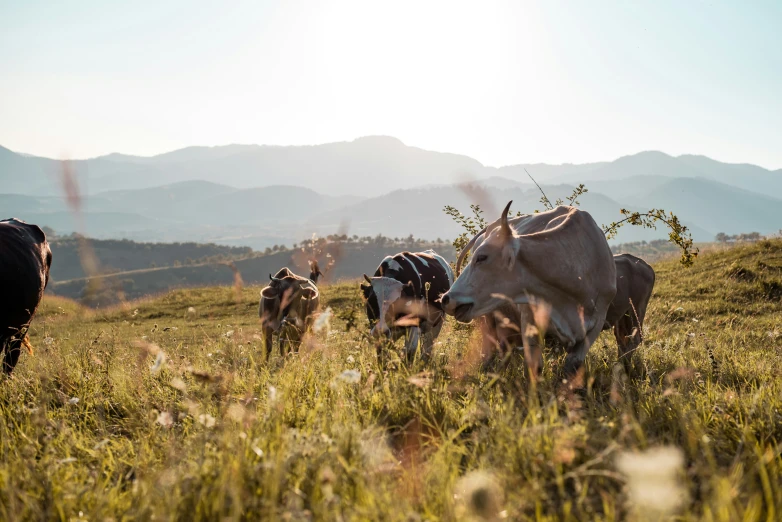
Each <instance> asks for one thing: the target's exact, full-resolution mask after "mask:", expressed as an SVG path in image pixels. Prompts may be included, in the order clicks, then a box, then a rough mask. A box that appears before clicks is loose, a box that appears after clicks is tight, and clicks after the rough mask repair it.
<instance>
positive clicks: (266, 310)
mask: <svg viewBox="0 0 782 522" xmlns="http://www.w3.org/2000/svg"><path fill="white" fill-rule="evenodd" d="M270 278H271V283H270V284H269V286H267V287H265V288H264V289H263V290H261V304H260V312H259V313H260V316H261V322H262V323H263V325H264V326H266V327H268V328H271V329H272V330H274V331H275V332H276V331H278V330H279V329H280V326H281V325H282V320H283V319H284V318H285V316H287V315H288V313H289V311H290V309H291V307H292V306H295V303H296V302H298V301H299V300H301V299H302V298H307V297H310V296H309V294H310V293H312V291H311V289H309V288H306V289H305V288H302V283H301V281H299V280H298V279H296V278H295V277H293V276H291V277H283V278H275V277H272V276H270ZM305 294H306V295H305Z"/></svg>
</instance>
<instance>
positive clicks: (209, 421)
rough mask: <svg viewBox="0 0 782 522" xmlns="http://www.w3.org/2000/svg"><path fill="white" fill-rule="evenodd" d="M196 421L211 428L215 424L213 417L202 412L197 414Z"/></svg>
mask: <svg viewBox="0 0 782 522" xmlns="http://www.w3.org/2000/svg"><path fill="white" fill-rule="evenodd" d="M198 422H200V423H201V424H203V425H204V426H206V427H207V428H213V427H214V425H215V422H216V420H215V418H214V417H212V416H211V415H209V414H208V413H202V414H201V415H199V416H198Z"/></svg>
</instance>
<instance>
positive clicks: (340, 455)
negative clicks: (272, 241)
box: [0, 241, 782, 521]
mask: <svg viewBox="0 0 782 522" xmlns="http://www.w3.org/2000/svg"><path fill="white" fill-rule="evenodd" d="M737 267H739V268H741V269H742V270H737ZM655 269H656V270H657V286H656V289H655V295H654V296H653V298H652V300H651V302H650V307H649V312H648V315H647V321H646V325H647V332H646V339H645V342H644V344H643V345H642V347H641V349H640V350H639V353H638V354H637V360H636V361H635V362H636V368H637V369H638V372H637V375H633V376H630V378H629V379H628V378H627V377H626V376H624V375H623V373H622V372H621V370H620V369H619V368H615V365H616V362H617V359H616V358H617V354H616V346H615V344H614V341H613V339H612V338H611V336H609V335H607V333H606V334H604V335H603V336H601V338H600V339H599V340H598V342H597V344H596V345H595V346H594V347H593V348H592V350H591V351H590V353H589V356H588V358H587V368H588V373H587V376H586V377H587V378H586V381H585V382H586V390H587V391H586V393H585V394H584V396H583V397H579V396H567V395H561V394H560V393H559V392H558V390H559V388H560V387H559V383H558V382H556V376H557V375H559V374H560V371H559V370H560V368H559V367H560V365H561V363H562V356H561V354H558V353H556V352H547V353H546V363H545V367H544V371H543V378H542V380H541V382H540V383H539V385H538V388H537V391H536V392H531V391H530V386H529V383H528V381H527V379H526V378H525V377H524V368H523V364H522V363H521V362H520V360H519V361H514V362H513V363H511V364H510V366H509V367H508V368H507V369H504V370H502V371H501V372H500V373H498V374H492V373H482V372H480V371H479V366H480V358H479V356H478V354H476V352H475V348H474V346H475V340H476V339H475V335H476V333H475V332H472V331H471V330H469V329H465V328H462V327H457V326H456V325H455V324H454V323H453V322H452V321H448V322H447V324H446V327H445V328H444V329H443V333H442V335H441V337H440V338H439V340H438V343H437V344H436V345H435V347H434V350H433V359H432V362H431V363H429V364H426V365H425V364H423V363H420V362H416V363H414V364H413V365H412V366H408V365H406V364H403V363H401V362H400V361H399V360H398V358H397V357H394V356H393V355H391V356H390V357H388V362H387V363H386V364H385V365H381V364H379V363H378V361H377V357H376V354H375V349H374V347H372V346H370V344H369V342H368V341H367V340H366V338H365V336H364V333H365V324H366V323H365V320H364V319H363V309H362V307H361V304H360V300H359V291H358V284H355V285H334V286H325V287H322V292H323V294H322V295H323V301H322V304H321V306H322V308H323V309H325V308H326V307H331V308H332V310H333V311H334V316H333V317H332V319H331V329H330V331H329V330H328V329H325V328H324V329H323V330H321V332H320V333H318V334H316V335H314V336H313V337H312V338H310V339H309V340H308V341H307V342H305V344H304V345H303V346H302V347H301V350H300V352H299V354H298V355H295V356H289V357H288V358H287V359H285V360H282V359H280V358H279V355H278V354H277V351H276V350H275V351H273V355H272V359H271V361H268V362H267V361H264V360H263V350H262V341H261V338H260V336H261V331H260V324H259V321H258V317H257V305H258V295H259V290H260V288H245V289H244V290H243V291H242V293H241V297H240V298H239V299H237V297H236V294H235V292H234V289H233V288H207V289H192V290H182V291H175V292H172V293H170V294H167V295H166V296H163V297H160V298H154V299H147V300H143V301H138V302H134V303H131V304H130V305H129V306H124V307H121V308H116V309H112V310H109V311H105V312H100V311H99V312H87V311H85V310H83V309H81V308H80V307H79V306H78V305H76V304H75V303H73V302H71V301H68V300H64V299H57V298H47V300H46V301H45V303H44V306H43V308H42V310H41V313H40V314H39V316H38V317H37V319H36V321H35V322H34V324H33V328H32V334H31V341H32V344H33V345H34V346H35V355H33V356H29V355H26V354H25V355H23V356H22V359H21V362H20V364H19V366H18V367H17V370H16V371H15V373H14V376H13V378H11V379H7V380H5V381H3V382H2V383H0V408H1V409H2V415H1V416H0V456H1V457H2V458H0V519H3V520H22V519H32V520H41V519H63V520H68V519H78V518H79V516H80V513H81V514H82V515H83V518H85V519H89V520H108V519H113V520H148V519H151V518H152V517H153V516H154V518H155V519H158V520H159V519H166V520H170V519H175V520H234V519H281V520H283V519H288V520H308V519H317V520H454V519H457V520H466V519H471V517H472V518H475V517H479V518H480V517H483V519H489V520H491V519H508V520H525V519H530V520H623V519H627V518H628V517H629V518H634V517H640V516H642V515H644V514H646V515H648V514H650V513H656V512H655V511H648V510H647V511H643V510H642V509H641V508H642V507H643V506H642V505H639V502H643V500H639V499H644V498H646V497H644V496H643V495H641V496H638V495H637V494H634V491H637V490H634V489H633V488H635V487H638V485H639V484H640V487H642V488H643V487H644V484H646V487H647V488H649V489H651V490H654V488H658V490H660V489H659V488H661V487H662V486H665V487H666V488H668V489H662V490H661V491H664V492H668V493H667V494H669V495H672V497H671V498H669V499H668V500H671V502H670V506H669V507H670V511H669V514H668V515H666V516H680V517H683V519H686V520H715V521H716V520H724V521H732V520H776V519H778V517H780V516H781V515H780V513H782V511H780V510H782V487H781V486H780V482H781V481H782V457H781V456H780V449H781V447H780V443H781V442H782V301H780V299H781V298H780V297H778V296H777V294H776V293H775V291H776V290H775V288H777V287H776V286H775V285H778V284H779V283H780V282H782V242H780V241H776V242H761V243H758V244H757V245H754V246H749V247H743V248H740V249H735V250H730V251H725V252H719V253H714V254H708V255H704V256H702V257H701V258H700V259H699V260H698V262H697V263H696V265H695V266H694V267H693V268H692V269H689V270H685V269H682V268H681V267H680V266H679V265H678V264H677V263H676V262H670V263H663V264H658V265H656V266H655ZM749 272H751V274H752V276H751V277H750V276H745V275H739V276H737V274H747V273H749ZM351 309H354V310H355V314H356V317H358V318H359V321H358V325H359V328H358V329H351V330H350V331H346V330H345V324H346V320H348V318H349V317H350V313H349V312H350V310H351ZM160 353H162V354H164V356H160V355H159V354H160ZM161 357H163V358H162V360H161ZM519 359H521V357H519ZM357 374H358V375H360V379H358V382H356V376H357ZM660 446H663V447H672V448H678V449H677V450H674V451H679V452H681V456H682V459H681V463H679V462H678V461H676V459H668V460H667V461H666V462H668V464H666V463H665V462H663V460H665V459H660V458H659V457H658V458H657V459H656V460H658V461H659V466H669V467H670V469H668V468H666V469H665V470H657V471H659V472H657V471H655V467H654V464H655V455H659V454H656V453H654V451H655V448H657V447H660ZM647 452H650V453H647ZM649 455H651V463H650V461H649V458H646V460H643V459H644V458H645V456H649ZM633 459H635V460H633ZM620 462H624V464H625V467H626V464H627V463H628V462H630V463H633V462H635V463H638V462H640V463H642V464H637V465H634V466H635V469H636V471H637V472H638V473H637V474H633V473H632V470H630V471H628V470H627V469H625V467H623V466H622V465H620ZM671 463H672V464H671ZM660 476H664V478H665V481H666V482H665V484H663V485H661V484H660V483H659V481H660V478H659V477H660ZM644 481H646V482H644ZM673 500H677V502H673ZM666 506H668V505H667V504H666ZM658 507H660V506H658Z"/></svg>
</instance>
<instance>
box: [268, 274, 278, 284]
mask: <svg viewBox="0 0 782 522" xmlns="http://www.w3.org/2000/svg"><path fill="white" fill-rule="evenodd" d="M269 279H270V280H271V281H272V282H275V283H276V282H277V281H279V279H276V278H275V277H274V276H273V275H271V274H269Z"/></svg>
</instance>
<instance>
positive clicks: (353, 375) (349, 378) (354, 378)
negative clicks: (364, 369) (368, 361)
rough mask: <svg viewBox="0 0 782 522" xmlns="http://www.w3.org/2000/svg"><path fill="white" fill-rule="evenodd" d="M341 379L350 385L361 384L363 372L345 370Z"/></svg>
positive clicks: (340, 375)
mask: <svg viewBox="0 0 782 522" xmlns="http://www.w3.org/2000/svg"><path fill="white" fill-rule="evenodd" d="M339 379H340V380H342V381H343V382H346V383H348V384H356V383H358V382H361V372H360V371H358V370H345V371H344V372H342V373H341V374H339Z"/></svg>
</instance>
